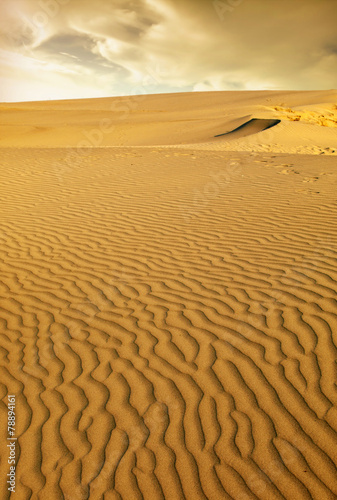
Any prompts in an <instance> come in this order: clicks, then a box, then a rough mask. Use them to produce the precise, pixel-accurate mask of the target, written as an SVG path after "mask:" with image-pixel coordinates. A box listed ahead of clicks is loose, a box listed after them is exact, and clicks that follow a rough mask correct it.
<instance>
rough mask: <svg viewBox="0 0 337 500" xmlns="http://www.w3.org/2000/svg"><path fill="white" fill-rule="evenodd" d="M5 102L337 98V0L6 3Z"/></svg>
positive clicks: (1, 60)
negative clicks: (234, 93)
mask: <svg viewBox="0 0 337 500" xmlns="http://www.w3.org/2000/svg"><path fill="white" fill-rule="evenodd" d="M0 19H1V20H0V26H1V35H0V43H1V50H0V65H1V88H0V100H1V101H22V100H40V99H60V98H81V97H103V96H113V95H127V94H139V93H156V92H176V91H180V92H185V91H193V90H233V89H234V90H244V89H248V90H249V89H270V90H272V89H298V90H301V89H332V88H336V87H337V84H336V76H337V69H336V68H337V40H336V19H337V2H336V0H296V1H290V0H289V1H288V0H282V1H280V0H264V1H262V0H223V1H222V0H217V1H214V2H212V1H209V0H179V1H174V0H95V1H92V0H10V1H7V2H6V4H5V5H3V6H2V7H1V18H0Z"/></svg>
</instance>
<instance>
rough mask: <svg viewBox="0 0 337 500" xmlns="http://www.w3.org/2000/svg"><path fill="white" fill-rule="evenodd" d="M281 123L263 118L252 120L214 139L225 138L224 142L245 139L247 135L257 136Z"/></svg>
mask: <svg viewBox="0 0 337 500" xmlns="http://www.w3.org/2000/svg"><path fill="white" fill-rule="evenodd" d="M279 123H281V120H277V119H276V120H267V119H263V118H252V119H251V120H248V122H245V123H243V124H242V125H239V126H238V127H236V128H235V129H234V130H231V131H230V132H224V133H223V134H218V135H216V136H215V137H223V136H224V135H226V136H227V137H225V139H226V140H232V139H238V138H241V137H247V135H253V134H258V133H259V132H262V131H263V130H268V129H269V128H272V127H275V125H278V124H279Z"/></svg>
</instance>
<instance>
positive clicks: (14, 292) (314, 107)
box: [0, 91, 337, 500]
mask: <svg viewBox="0 0 337 500" xmlns="http://www.w3.org/2000/svg"><path fill="white" fill-rule="evenodd" d="M336 102H337V95H336V92H333V91H331V92H288V93H287V92H274V93H273V92H228V93H227V92H219V93H199V94H197V93H191V94H173V95H157V96H147V97H144V96H143V97H138V98H137V97H132V98H127V97H125V98H115V99H94V100H83V101H81V100H80V101H59V102H45V103H24V104H6V105H1V116H2V117H1V124H2V125H1V127H0V128H1V138H0V147H1V168H0V176H1V182H0V203H1V221H0V224H1V232H0V239H1V243H0V257H1V279H0V351H1V365H0V369H1V379H0V380H1V386H0V387H1V398H2V403H1V406H0V408H1V416H0V419H1V420H0V421H1V440H0V448H1V456H2V457H3V458H2V460H1V463H0V477H1V480H2V483H1V491H0V497H1V498H4V499H7V498H9V491H8V489H7V488H8V484H5V480H3V479H4V478H5V477H6V474H7V473H8V472H9V465H8V463H7V457H8V453H9V452H8V450H9V448H8V447H7V443H8V440H7V437H8V430H7V427H6V422H7V402H8V400H7V396H8V394H14V395H15V396H16V408H15V412H16V429H15V436H16V437H17V440H16V458H17V460H16V493H15V494H13V496H12V497H11V498H15V499H17V500H21V499H25V500H26V499H30V498H32V499H33V500H35V499H42V500H54V499H55V500H58V499H66V500H80V499H92V500H96V499H97V500H99V499H104V500H117V499H118V500H120V499H123V500H138V499H139V500H141V499H145V500H162V499H165V500H166V499H167V500H181V499H185V498H186V499H188V500H195V499H198V500H199V499H212V500H218V499H234V500H250V499H262V500H269V499H273V500H274V499H289V500H302V499H308V500H309V499H317V500H318V499H319V500H321V499H322V500H325V499H331V500H333V499H334V498H337V470H336V464H337V408H336V403H337V391H336V383H337V372H336V354H337V294H336V292H337V267H336V262H337V260H336V258H337V249H336V243H337V224H336V223H337V210H336V208H337V205H336V188H337V170H336V168H337V165H336V149H335V148H336V147H337V130H336V128H334V127H333V126H321V125H320V124H319V123H312V122H310V123H309V122H303V123H302V122H301V120H298V121H296V120H295V121H292V120H290V119H287V118H284V111H283V110H279V109H278V110H277V109H276V108H277V107H281V108H284V109H286V110H289V109H299V110H302V111H303V110H307V111H308V115H307V116H309V117H310V116H311V117H315V116H316V115H315V114H314V115H312V114H311V115H310V113H317V114H319V115H324V116H326V117H327V118H329V117H331V116H332V115H331V114H329V113H335V111H334V109H335V108H334V106H335V103H336ZM122 108H123V109H122ZM287 113H289V114H291V113H290V112H289V111H287ZM250 120H254V121H253V122H251V121H250ZM273 120H274V121H275V120H276V121H278V120H280V122H279V123H277V124H276V125H274V126H272V127H270V128H265V127H266V125H267V122H268V123H269V124H270V123H272V121H273ZM326 123H328V122H326ZM235 129H238V130H236V132H232V133H231V130H235ZM221 134H226V135H221ZM231 134H232V135H231ZM216 135H219V137H215V136H216Z"/></svg>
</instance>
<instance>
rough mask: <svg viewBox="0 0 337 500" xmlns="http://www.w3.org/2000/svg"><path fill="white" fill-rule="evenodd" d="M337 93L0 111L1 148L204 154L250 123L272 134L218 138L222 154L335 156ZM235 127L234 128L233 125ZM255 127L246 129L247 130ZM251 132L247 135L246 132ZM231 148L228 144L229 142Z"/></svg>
mask: <svg viewBox="0 0 337 500" xmlns="http://www.w3.org/2000/svg"><path fill="white" fill-rule="evenodd" d="M336 104H337V92H336V91H335V90H331V91H316V92H315V91H303V92H301V91H297V92H295V91H293V92H290V91H240V92H238V91H236V92H231V91H228V92H190V93H181V94H179V93H178V94H159V95H148V96H144V95H140V96H131V97H116V98H105V99H81V100H73V101H50V102H47V103H41V102H35V103H9V104H2V105H0V112H1V113H0V147H1V146H2V147H48V148H50V147H77V148H79V149H81V148H88V147H98V146H100V147H105V146H151V145H157V146H158V145H178V146H180V147H192V145H196V147H198V148H200V149H208V148H212V147H213V142H214V137H215V136H219V135H221V134H223V133H225V132H227V131H231V130H233V129H235V128H236V127H237V126H239V125H242V124H243V123H244V122H245V121H249V120H250V119H259V120H278V119H279V120H282V123H281V124H280V125H279V126H277V127H273V128H272V129H270V130H269V131H261V130H260V127H259V126H258V125H257V123H260V124H262V123H263V122H262V121H260V122H256V123H255V125H257V128H256V130H255V131H254V130H253V129H252V133H249V136H250V137H249V141H248V142H247V139H246V134H243V133H242V132H243V131H241V134H237V133H235V136H234V135H233V136H231V143H230V144H228V139H229V138H228V137H225V136H223V137H222V138H219V137H217V138H216V147H217V148H218V149H219V150H236V151H245V150H247V151H262V152H263V151H275V152H283V153H287V152H288V153H290V152H293V153H306V154H337V153H336V151H337V149H336V148H337V129H336V121H337V106H336ZM237 124H238V125H237ZM252 125H253V124H252V123H251V124H250V127H251V126H252ZM245 130H246V131H248V129H245ZM234 137H235V140H232V139H234Z"/></svg>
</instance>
